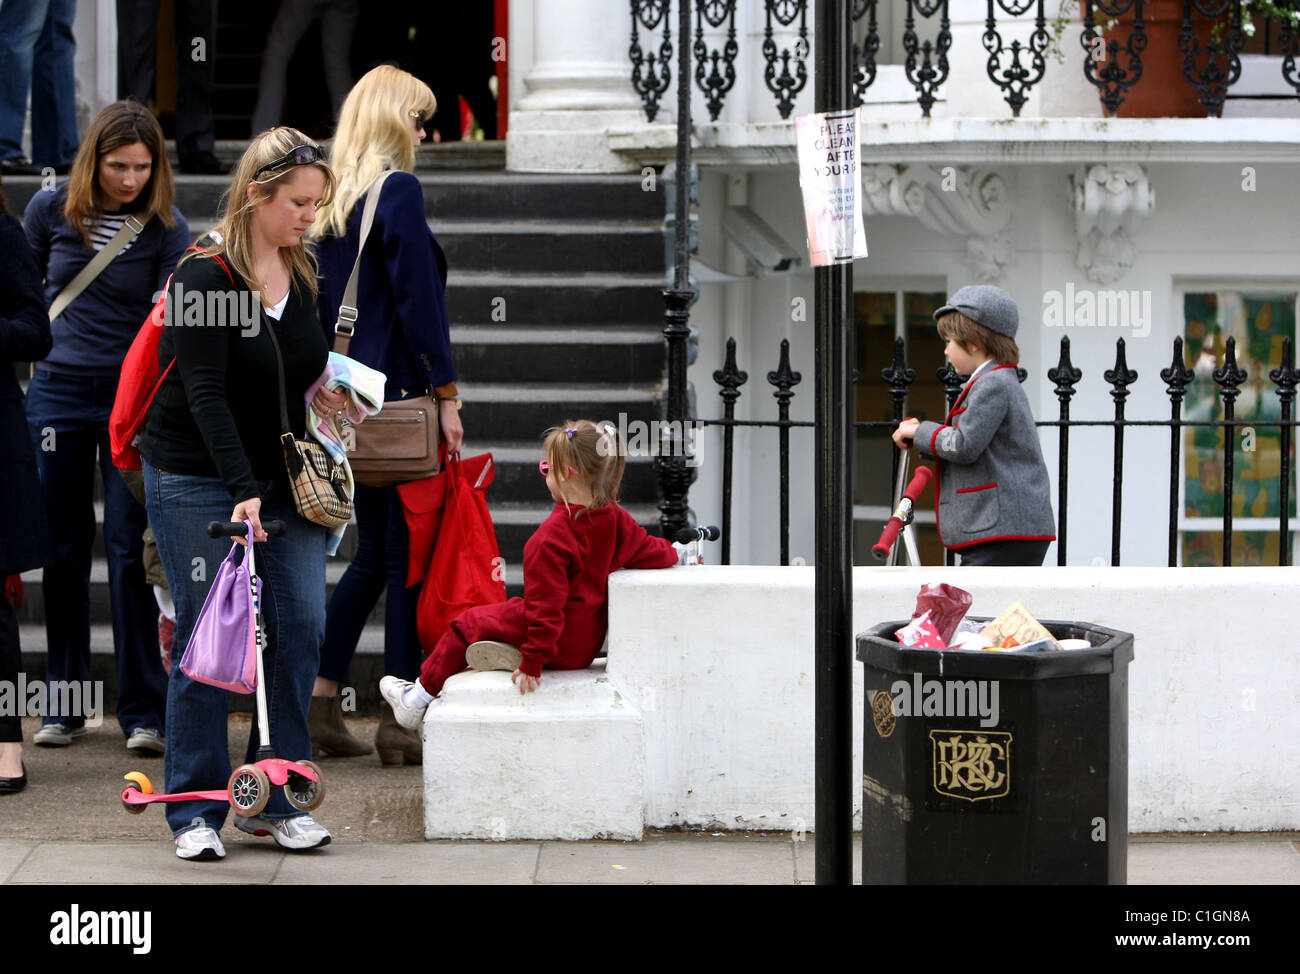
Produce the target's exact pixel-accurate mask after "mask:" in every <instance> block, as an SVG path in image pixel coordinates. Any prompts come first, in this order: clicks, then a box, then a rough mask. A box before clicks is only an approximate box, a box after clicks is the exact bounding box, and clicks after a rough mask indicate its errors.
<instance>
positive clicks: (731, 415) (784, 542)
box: [689, 337, 1300, 566]
mask: <svg viewBox="0 0 1300 974" xmlns="http://www.w3.org/2000/svg"><path fill="white" fill-rule="evenodd" d="M1281 361H1282V364H1281V365H1279V366H1278V367H1277V368H1274V369H1272V370H1270V371H1269V373H1268V378H1269V380H1270V382H1271V383H1272V385H1273V392H1274V394H1275V395H1276V396H1277V404H1278V410H1277V412H1278V418H1277V419H1258V418H1250V419H1237V418H1236V416H1235V403H1236V400H1237V397H1238V396H1239V395H1240V393H1241V388H1242V385H1243V384H1244V383H1245V382H1246V380H1247V378H1248V376H1247V374H1246V372H1245V370H1243V369H1241V368H1240V367H1238V365H1237V353H1236V340H1235V339H1234V338H1231V337H1229V338H1228V339H1227V341H1226V343H1225V351H1224V357H1223V362H1222V364H1220V365H1218V366H1217V367H1216V368H1215V369H1214V370H1213V372H1212V373H1211V378H1212V381H1213V383H1214V385H1215V386H1216V387H1217V393H1216V395H1217V399H1218V402H1219V404H1220V406H1221V408H1222V412H1223V419H1221V420H1187V419H1184V418H1183V417H1182V405H1183V402H1184V400H1185V398H1186V395H1187V387H1188V385H1190V384H1191V383H1192V381H1193V380H1194V378H1195V374H1194V373H1193V371H1192V369H1190V368H1188V366H1187V365H1186V363H1185V361H1184V353H1183V339H1182V338H1175V339H1174V341H1173V357H1172V362H1171V364H1170V366H1169V367H1168V368H1166V369H1162V370H1161V372H1160V380H1161V381H1162V382H1163V383H1164V385H1165V389H1164V392H1165V394H1166V395H1167V396H1168V398H1169V407H1170V414H1169V417H1168V418H1167V419H1130V418H1128V416H1127V415H1126V413H1125V407H1126V404H1127V400H1128V397H1129V394H1130V391H1131V389H1132V387H1133V386H1134V385H1135V384H1136V383H1137V381H1138V373H1137V372H1136V371H1134V370H1133V369H1130V368H1129V367H1128V361H1127V353H1126V349H1125V342H1124V339H1122V338H1120V339H1117V341H1116V347H1115V364H1114V366H1113V367H1112V368H1110V369H1107V370H1105V371H1104V373H1103V375H1102V378H1103V380H1104V381H1105V382H1106V384H1107V385H1108V386H1110V390H1109V391H1110V395H1111V397H1112V399H1113V400H1114V415H1113V416H1112V417H1111V418H1109V419H1073V418H1071V416H1070V403H1071V400H1072V399H1073V398H1074V395H1075V392H1076V386H1077V385H1078V384H1079V382H1080V381H1081V380H1082V379H1083V372H1082V371H1081V370H1080V369H1078V368H1076V367H1075V366H1074V364H1073V363H1072V362H1071V361H1070V339H1069V338H1068V337H1063V338H1062V339H1061V345H1060V358H1059V359H1058V361H1057V364H1056V366H1055V367H1054V368H1051V369H1049V370H1048V372H1047V378H1048V380H1049V381H1050V382H1052V383H1053V384H1054V393H1055V395H1056V399H1057V403H1058V416H1057V418H1056V419H1054V420H1039V421H1038V422H1037V425H1038V426H1039V427H1044V428H1048V427H1055V428H1056V429H1057V470H1056V474H1057V531H1056V535H1057V563H1058V564H1060V565H1064V564H1065V563H1066V557H1067V554H1068V541H1067V539H1068V532H1069V503H1068V493H1069V482H1070V430H1072V429H1076V428H1080V427H1111V428H1112V429H1113V430H1114V444H1113V445H1114V452H1113V457H1112V461H1111V534H1110V547H1111V564H1112V565H1118V564H1120V540H1121V526H1122V520H1123V518H1122V514H1123V510H1122V505H1121V498H1122V492H1123V486H1124V432H1125V430H1126V429H1128V428H1130V427H1151V426H1155V427H1167V428H1168V429H1169V433H1170V441H1169V442H1170V447H1169V520H1168V539H1169V550H1168V561H1169V565H1170V566H1173V565H1176V564H1178V538H1179V530H1180V528H1179V522H1180V515H1181V510H1180V507H1179V505H1180V497H1181V495H1180V491H1179V478H1180V476H1181V475H1182V469H1181V451H1182V445H1183V441H1182V434H1183V430H1185V429H1188V428H1193V427H1219V428H1224V429H1226V430H1228V431H1235V430H1237V429H1239V428H1248V427H1249V428H1253V427H1276V428H1277V430H1278V438H1279V451H1278V452H1279V455H1280V458H1281V462H1280V465H1279V473H1278V478H1277V485H1278V493H1277V497H1278V506H1279V514H1278V531H1279V539H1278V542H1279V543H1278V564H1279V565H1290V564H1291V523H1290V522H1291V515H1290V491H1291V464H1292V463H1293V462H1294V461H1293V460H1292V440H1293V433H1292V431H1293V429H1294V427H1295V426H1296V425H1297V421H1296V420H1295V419H1293V418H1292V404H1293V403H1294V402H1295V398H1296V385H1297V382H1298V381H1300V370H1297V369H1296V367H1295V359H1294V352H1293V349H1292V342H1291V339H1290V338H1284V339H1283V340H1282V356H1281ZM1018 371H1019V374H1020V379H1021V381H1022V382H1024V381H1025V379H1026V377H1027V373H1026V372H1025V370H1024V369H1019V370H1018ZM935 374H936V377H937V378H938V379H939V380H940V382H942V384H943V388H944V394H945V398H946V400H947V403H948V407H949V408H950V409H951V408H952V405H953V403H955V402H956V400H957V397H958V395H960V393H961V387H962V384H963V383H964V382H965V381H966V378H967V377H966V376H963V375H959V374H958V373H957V371H956V370H955V369H954V368H953V367H952V366H951V365H947V364H945V365H944V366H943V367H942V368H940V369H938V370H937V372H936V373H935ZM880 378H881V380H883V381H882V387H883V388H882V392H883V393H884V394H886V395H887V396H888V397H889V399H890V400H891V402H892V407H893V417H894V418H893V419H892V420H881V421H872V422H865V421H863V422H855V423H854V424H853V425H854V427H855V428H857V429H875V430H881V431H886V432H892V430H893V429H894V428H896V427H897V425H898V422H899V420H901V419H902V418H903V417H904V415H905V410H906V408H907V395H908V387H909V386H910V385H911V384H912V382H913V381H914V380H915V379H916V372H915V370H914V369H911V368H909V367H908V365H907V361H906V356H905V352H904V345H903V340H902V339H901V338H896V339H895V340H894V356H893V361H892V363H891V364H890V365H889V366H888V367H887V368H885V369H883V370H882V371H881V374H880ZM713 381H714V382H715V383H716V384H717V385H718V387H719V389H720V392H719V395H720V397H721V399H722V405H723V410H722V412H723V415H722V416H721V417H718V418H703V417H692V418H690V420H689V421H690V422H692V423H696V424H699V425H701V426H718V427H721V428H722V440H723V455H722V518H721V520H722V525H723V528H722V551H721V560H722V563H723V564H729V563H730V559H731V536H732V531H731V526H732V513H731V507H732V470H733V465H732V457H733V450H734V439H733V432H734V430H735V428H736V427H741V426H744V427H754V428H770V429H775V430H777V434H778V451H779V452H778V461H777V476H778V477H779V482H780V496H781V500H780V504H781V510H780V532H781V533H780V548H781V564H783V565H788V564H789V563H790V518H789V504H790V500H789V498H790V430H791V429H795V428H801V427H811V426H812V425H813V424H812V423H811V422H809V421H807V420H792V419H790V405H791V403H792V402H793V400H794V398H795V387H796V386H797V385H798V384H799V381H800V375H799V373H798V372H795V371H794V370H793V369H792V368H791V365H790V343H789V341H787V340H782V342H781V348H780V358H779V363H778V365H777V367H776V369H775V370H773V371H771V372H768V373H767V381H768V383H769V384H771V385H772V386H773V388H774V390H775V391H774V392H773V396H774V397H775V398H776V400H777V402H778V415H777V418H776V419H763V420H742V419H736V418H735V412H736V402H737V400H739V399H740V397H741V394H742V387H743V386H744V385H745V384H746V383H747V382H748V381H749V374H748V373H747V372H745V371H743V370H742V369H740V368H739V367H738V365H737V362H736V342H735V339H728V340H727V356H726V361H725V363H724V364H723V367H722V368H721V369H718V370H716V371H715V372H714V373H713ZM855 381H857V382H861V381H863V377H861V376H856V377H855ZM1237 440H1238V438H1237V437H1236V436H1235V435H1233V434H1232V432H1229V433H1228V435H1225V436H1224V438H1223V457H1222V463H1223V486H1222V493H1223V513H1222V525H1223V564H1224V565H1231V564H1232V558H1233V556H1232V542H1233V506H1234V504H1233V493H1234V484H1233V462H1234V455H1235V452H1236V450H1237V449H1239V448H1240V446H1239V444H1238V442H1237ZM897 465H898V456H897V453H896V452H895V456H894V462H893V469H892V470H891V471H890V474H889V480H888V484H889V485H892V484H893V483H894V482H895V481H896V479H897V474H898V467H897ZM880 487H881V489H887V487H886V482H885V479H884V476H883V475H882V476H881V478H880Z"/></svg>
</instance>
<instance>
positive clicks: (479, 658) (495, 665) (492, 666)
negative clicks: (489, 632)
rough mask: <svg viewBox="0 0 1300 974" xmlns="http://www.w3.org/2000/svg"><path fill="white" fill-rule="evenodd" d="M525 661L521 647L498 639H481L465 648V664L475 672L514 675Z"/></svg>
mask: <svg viewBox="0 0 1300 974" xmlns="http://www.w3.org/2000/svg"><path fill="white" fill-rule="evenodd" d="M523 661H524V654H523V653H521V652H519V647H517V646H512V645H510V644H509V643H503V642H500V641H499V640H496V639H480V640H479V641H478V642H476V643H470V644H469V646H467V647H466V648H465V662H466V663H468V664H469V665H470V667H471V668H472V669H475V670H505V671H506V672H507V673H513V672H514V671H515V670H517V669H519V666H520V664H522V663H523Z"/></svg>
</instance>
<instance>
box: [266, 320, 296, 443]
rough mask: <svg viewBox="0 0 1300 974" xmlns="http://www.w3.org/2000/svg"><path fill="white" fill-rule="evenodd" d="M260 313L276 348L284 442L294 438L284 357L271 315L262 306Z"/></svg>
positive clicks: (281, 433)
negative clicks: (286, 390)
mask: <svg viewBox="0 0 1300 974" xmlns="http://www.w3.org/2000/svg"><path fill="white" fill-rule="evenodd" d="M258 314H261V315H262V318H263V321H264V323H265V324H266V330H267V332H268V333H269V334H270V336H271V345H272V347H274V348H275V370H276V376H277V378H278V379H279V382H280V441H281V442H283V441H284V438H285V437H286V436H287V437H289V438H290V439H291V440H292V439H293V433H291V432H290V430H289V403H288V400H287V399H286V398H285V394H284V359H283V358H282V357H281V355H280V342H279V341H278V340H277V339H276V337H275V329H274V328H273V327H272V326H271V322H270V315H267V314H264V313H263V312H262V309H261V307H260V306H259V308H258Z"/></svg>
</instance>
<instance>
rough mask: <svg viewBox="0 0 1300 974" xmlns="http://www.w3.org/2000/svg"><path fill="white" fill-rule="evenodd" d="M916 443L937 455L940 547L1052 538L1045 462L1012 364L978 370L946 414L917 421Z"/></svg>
mask: <svg viewBox="0 0 1300 974" xmlns="http://www.w3.org/2000/svg"><path fill="white" fill-rule="evenodd" d="M914 443H915V445H916V448H917V450H919V451H920V453H921V455H922V456H923V457H925V458H926V459H933V460H936V461H937V462H936V463H935V465H934V466H935V476H934V490H935V496H936V499H937V503H936V511H937V515H936V516H937V518H938V522H939V538H940V540H941V541H942V542H943V543H944V546H945V547H948V548H966V547H969V546H970V545H974V544H979V543H981V542H984V541H1012V540H1019V541H1052V540H1054V539H1055V538H1056V520H1055V518H1054V517H1053V516H1052V500H1051V483H1050V481H1049V480H1048V477H1047V466H1046V465H1045V464H1044V463H1043V454H1042V451H1041V450H1040V449H1039V448H1038V433H1037V431H1036V430H1035V428H1034V417H1033V415H1032V414H1031V413H1030V412H1029V400H1028V399H1027V398H1026V397H1025V393H1024V390H1022V389H1021V388H1020V383H1019V381H1018V380H1017V378H1016V367H1015V366H1014V365H993V366H989V367H987V368H986V369H985V370H984V371H983V372H979V373H977V374H976V375H975V378H973V379H971V380H970V381H969V382H967V383H966V386H965V388H963V389H962V392H961V395H960V396H958V398H957V401H956V402H955V403H954V404H953V407H952V410H951V411H950V412H949V413H948V418H947V421H946V422H945V423H944V424H943V425H940V424H938V423H933V422H923V423H921V424H920V426H919V427H918V428H917V431H916V437H915V440H914Z"/></svg>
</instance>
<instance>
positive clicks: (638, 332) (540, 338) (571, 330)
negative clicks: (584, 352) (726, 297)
mask: <svg viewBox="0 0 1300 974" xmlns="http://www.w3.org/2000/svg"><path fill="white" fill-rule="evenodd" d="M663 340H664V333H663V329H661V328H659V327H658V326H657V325H569V326H563V327H556V326H555V325H549V324H548V325H518V324H509V325H507V324H505V323H501V324H494V325H452V326H451V341H452V344H453V345H455V344H457V343H466V344H468V343H472V344H481V345H510V344H515V343H519V344H536V343H538V342H547V343H551V344H557V345H568V344H573V345H591V344H595V343H597V342H599V343H601V344H607V345H651V346H658V345H660V344H662V342H663Z"/></svg>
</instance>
